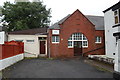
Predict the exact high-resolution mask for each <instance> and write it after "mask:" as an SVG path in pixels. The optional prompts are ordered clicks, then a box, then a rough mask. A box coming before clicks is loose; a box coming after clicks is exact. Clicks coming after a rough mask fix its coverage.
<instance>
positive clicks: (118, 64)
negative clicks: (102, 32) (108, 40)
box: [114, 39, 120, 72]
mask: <svg viewBox="0 0 120 80" xmlns="http://www.w3.org/2000/svg"><path fill="white" fill-rule="evenodd" d="M114 70H115V71H117V72H120V39H119V40H118V44H117V48H116V55H115V65H114Z"/></svg>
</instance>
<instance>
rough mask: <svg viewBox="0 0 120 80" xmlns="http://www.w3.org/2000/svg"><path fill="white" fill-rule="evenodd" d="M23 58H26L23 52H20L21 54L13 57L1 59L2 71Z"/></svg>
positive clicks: (0, 67)
mask: <svg viewBox="0 0 120 80" xmlns="http://www.w3.org/2000/svg"><path fill="white" fill-rule="evenodd" d="M23 58H24V56H23V54H19V55H16V56H13V57H9V58H5V59H2V60H0V71H1V70H2V69H5V68H6V67H8V66H10V65H12V64H14V63H16V62H18V61H20V60H22V59H23Z"/></svg>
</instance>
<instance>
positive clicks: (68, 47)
mask: <svg viewBox="0 0 120 80" xmlns="http://www.w3.org/2000/svg"><path fill="white" fill-rule="evenodd" d="M68 48H69V49H71V48H74V47H68ZM82 48H88V47H82Z"/></svg>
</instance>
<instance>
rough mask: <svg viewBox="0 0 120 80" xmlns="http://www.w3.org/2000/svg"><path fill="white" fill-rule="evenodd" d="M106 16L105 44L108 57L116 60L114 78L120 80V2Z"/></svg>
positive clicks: (108, 10)
mask: <svg viewBox="0 0 120 80" xmlns="http://www.w3.org/2000/svg"><path fill="white" fill-rule="evenodd" d="M103 12H104V15H105V43H106V55H107V56H108V57H112V58H114V59H115V64H114V70H115V71H116V72H115V75H114V77H115V78H117V79H118V80H119V79H120V1H119V2H118V3H117V4H115V5H113V6H111V7H110V8H108V9H106V10H105V11H103Z"/></svg>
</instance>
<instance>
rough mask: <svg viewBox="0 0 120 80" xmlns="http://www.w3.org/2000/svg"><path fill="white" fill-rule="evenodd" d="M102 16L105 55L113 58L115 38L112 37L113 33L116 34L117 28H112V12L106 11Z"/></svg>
mask: <svg viewBox="0 0 120 80" xmlns="http://www.w3.org/2000/svg"><path fill="white" fill-rule="evenodd" d="M104 16H105V17H104V21H105V48H106V55H107V56H108V57H110V58H114V57H115V55H113V53H115V51H116V38H115V37H114V36H113V32H117V31H118V28H112V26H113V25H114V14H113V11H112V10H109V11H107V12H106V13H105V14H104Z"/></svg>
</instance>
